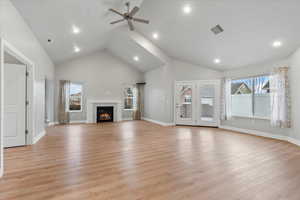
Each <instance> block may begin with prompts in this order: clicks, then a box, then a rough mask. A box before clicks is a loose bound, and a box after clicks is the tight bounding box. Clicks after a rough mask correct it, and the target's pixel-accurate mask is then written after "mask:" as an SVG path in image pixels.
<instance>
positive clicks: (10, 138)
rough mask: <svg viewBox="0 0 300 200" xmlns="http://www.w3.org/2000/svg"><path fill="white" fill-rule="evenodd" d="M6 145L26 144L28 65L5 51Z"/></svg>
mask: <svg viewBox="0 0 300 200" xmlns="http://www.w3.org/2000/svg"><path fill="white" fill-rule="evenodd" d="M3 71H4V97H3V101H4V119H3V120H4V123H3V125H4V127H3V145H4V147H17V146H24V145H26V132H27V131H26V130H27V127H26V121H27V117H26V113H27V108H26V107H27V103H26V102H27V90H26V83H27V77H26V71H27V69H26V65H25V64H24V63H21V62H20V61H18V60H17V59H16V58H14V57H13V56H11V55H10V54H8V53H6V52H4V70H3Z"/></svg>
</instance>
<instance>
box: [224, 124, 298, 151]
mask: <svg viewBox="0 0 300 200" xmlns="http://www.w3.org/2000/svg"><path fill="white" fill-rule="evenodd" d="M219 128H221V129H225V130H230V131H236V132H240V133H246V134H249V135H255V136H260V137H265V138H271V139H276V140H281V141H286V142H289V143H292V144H295V145H297V146H300V141H299V140H297V139H294V138H291V137H289V136H283V135H275V134H272V133H267V132H262V131H257V130H249V129H243V128H237V127H233V126H219Z"/></svg>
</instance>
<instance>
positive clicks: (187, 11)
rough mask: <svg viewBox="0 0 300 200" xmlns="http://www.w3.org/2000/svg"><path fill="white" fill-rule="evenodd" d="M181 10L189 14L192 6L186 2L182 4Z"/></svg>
mask: <svg viewBox="0 0 300 200" xmlns="http://www.w3.org/2000/svg"><path fill="white" fill-rule="evenodd" d="M182 10H183V12H184V13H185V14H190V13H191V12H192V7H191V6H190V5H188V4H187V5H184V6H183V8H182Z"/></svg>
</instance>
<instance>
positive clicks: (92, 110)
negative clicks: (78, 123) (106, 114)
mask: <svg viewBox="0 0 300 200" xmlns="http://www.w3.org/2000/svg"><path fill="white" fill-rule="evenodd" d="M98 106H113V107H114V121H115V122H118V121H122V102H121V101H118V100H88V101H87V123H96V121H97V116H96V115H97V107H98Z"/></svg>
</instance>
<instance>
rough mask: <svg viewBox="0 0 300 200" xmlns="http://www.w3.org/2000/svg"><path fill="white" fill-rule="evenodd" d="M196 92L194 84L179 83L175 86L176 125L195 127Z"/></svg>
mask: <svg viewBox="0 0 300 200" xmlns="http://www.w3.org/2000/svg"><path fill="white" fill-rule="evenodd" d="M194 92H195V85H194V83H193V82H178V83H176V84H175V115H176V116H175V118H176V119H175V120H176V124H182V125H193V119H194V116H193V114H194V113H193V110H194V106H195V103H194V101H193V99H194V98H193V96H194Z"/></svg>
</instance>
